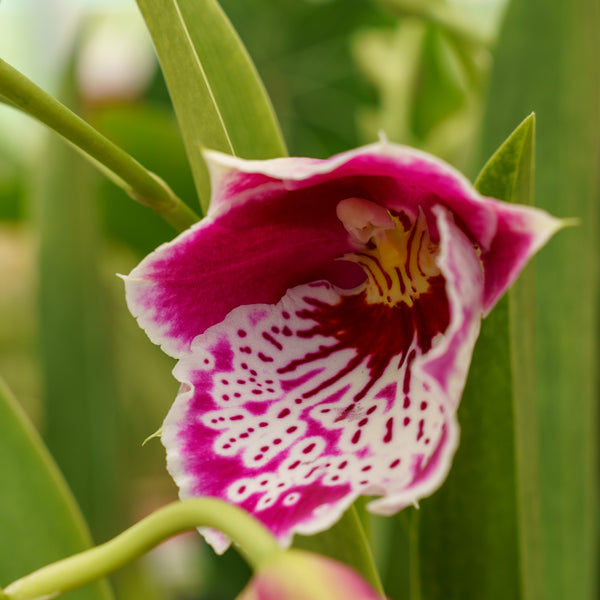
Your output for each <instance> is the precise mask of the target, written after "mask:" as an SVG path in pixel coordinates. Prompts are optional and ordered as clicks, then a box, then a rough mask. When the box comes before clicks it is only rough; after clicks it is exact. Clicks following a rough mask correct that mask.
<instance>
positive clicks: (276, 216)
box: [125, 141, 561, 552]
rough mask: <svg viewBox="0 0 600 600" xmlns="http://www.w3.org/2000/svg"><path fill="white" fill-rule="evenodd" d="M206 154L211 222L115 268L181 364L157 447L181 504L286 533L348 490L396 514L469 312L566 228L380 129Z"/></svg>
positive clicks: (445, 465) (467, 334) (444, 428)
mask: <svg viewBox="0 0 600 600" xmlns="http://www.w3.org/2000/svg"><path fill="white" fill-rule="evenodd" d="M206 160H207V163H208V165H209V169H210V173H211V178H212V189H213V191H212V199H211V205H210V210H209V212H208V216H207V217H206V218H205V219H203V220H202V221H201V222H199V223H198V224H196V225H195V226H193V227H192V228H191V229H189V230H188V231H186V232H184V233H183V234H181V235H180V236H179V237H177V238H176V239H175V240H174V241H172V242H170V243H167V244H164V245H163V246H161V247H160V248H158V249H157V250H156V251H155V252H153V253H152V254H150V255H149V256H148V257H146V258H145V259H144V260H143V261H142V262H141V263H140V265H138V266H137V267H136V268H135V269H134V270H133V271H132V273H131V274H130V275H129V276H128V277H126V278H125V282H126V291H127V301H128V305H129V308H130V310H131V312H132V313H133V314H134V315H135V316H136V317H137V319H138V321H139V324H140V325H141V327H142V328H143V329H145V330H146V332H147V334H148V335H149V337H150V339H151V340H152V341H154V342H155V343H157V344H160V345H161V347H162V348H163V350H164V351H165V352H167V353H168V354H170V355H171V356H173V357H175V358H177V359H179V362H178V363H177V365H176V367H175V369H174V371H173V373H174V375H175V377H176V378H177V379H178V380H179V381H180V382H181V384H182V385H181V388H180V391H179V394H178V396H177V399H176V400H175V403H174V405H173V407H172V409H171V411H170V412H169V414H168V416H167V418H166V420H165V423H164V425H163V430H162V441H163V443H164V445H165V447H166V449H167V465H168V468H169V471H170V473H171V475H172V476H173V478H174V479H175V481H176V482H177V484H178V485H179V488H180V495H181V497H182V498H187V497H191V496H198V495H210V496H216V497H218V498H221V499H224V500H226V501H229V502H232V503H235V504H238V505H240V506H241V507H242V508H244V509H246V510H247V511H249V512H250V513H252V514H254V515H255V516H256V517H257V518H258V519H259V520H261V521H262V522H263V523H264V524H265V525H266V526H267V527H269V528H270V529H271V531H272V532H273V533H274V534H275V535H276V536H277V538H278V539H279V540H280V542H281V543H282V545H287V544H289V543H290V540H291V537H292V535H293V533H295V532H297V533H302V534H312V533H315V532H318V531H321V530H324V529H327V528H328V527H329V526H331V525H332V524H333V523H334V522H335V521H336V520H337V519H338V518H339V517H340V516H341V514H342V513H343V511H344V510H345V509H347V508H348V507H349V506H350V505H351V504H352V502H354V500H356V498H357V497H358V496H360V495H373V496H379V498H377V499H375V500H373V501H371V502H370V504H369V505H368V507H369V509H370V510H371V511H373V512H375V513H379V514H392V513H395V512H397V511H399V510H400V509H402V508H403V507H405V506H407V505H409V504H415V503H417V502H418V500H419V499H420V498H422V497H424V496H427V495H429V494H431V493H432V492H433V491H434V490H435V489H436V488H438V487H439V486H440V484H441V483H442V481H443V480H444V479H445V477H446V475H447V473H448V470H449V468H450V463H451V460H452V456H453V454H454V451H455V449H456V446H457V442H458V424H457V421H456V409H457V407H458V404H459V400H460V397H461V394H462V391H463V387H464V384H465V379H466V376H467V371H468V368H469V363H470V360H471V354H472V351H473V346H474V343H475V340H476V338H477V335H478V332H479V327H480V321H481V318H482V316H484V315H485V314H487V313H488V312H489V311H490V310H491V308H492V307H493V306H494V304H495V303H496V301H497V300H498V298H499V297H500V296H501V295H502V293H503V292H504V291H505V290H506V289H507V287H508V286H509V285H510V284H511V283H512V282H513V281H514V279H515V278H516V277H517V275H518V273H519V271H520V270H521V268H522V267H523V266H524V264H525V263H526V261H527V260H528V259H529V258H530V257H531V256H532V255H533V254H534V253H535V252H536V251H537V250H538V249H539V248H540V247H541V246H542V245H543V244H544V243H545V242H546V241H547V240H548V239H549V237H550V236H551V235H552V234H553V233H554V232H555V231H557V229H559V228H560V226H561V223H560V221H559V220H557V219H554V218H553V217H551V216H550V215H548V214H546V213H545V212H543V211H540V210H537V209H534V208H529V207H524V206H516V205H511V204H506V203H503V202H499V201H497V200H493V199H490V198H484V197H482V196H480V195H479V194H478V193H477V192H476V191H475V189H474V188H473V187H472V185H471V184H470V183H469V182H468V181H467V180H466V179H465V178H464V177H463V176H462V175H460V174H459V173H458V172H456V171H455V170H454V169H453V168H451V167H450V166H448V165H447V164H445V163H443V162H441V161H439V160H438V159H436V158H434V157H432V156H429V155H427V154H424V153H422V152H418V151H416V150H412V149H409V148H405V147H401V146H397V145H394V144H391V143H388V142H385V141H383V142H380V143H377V144H374V145H371V146H366V147H363V148H358V149H357V150H354V151H351V152H347V153H344V154H340V155H337V156H334V157H332V158H330V159H327V160H315V159H309V158H280V159H274V160H266V161H245V160H241V159H239V158H234V157H231V156H226V155H223V154H218V153H215V152H207V153H206ZM206 535H207V539H208V540H209V541H210V542H211V543H212V544H213V546H214V547H215V549H216V550H217V551H219V552H220V551H223V550H224V549H225V548H226V547H227V545H228V540H227V539H225V538H224V537H223V536H221V535H220V534H218V533H215V532H207V533H206Z"/></svg>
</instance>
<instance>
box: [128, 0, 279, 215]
mask: <svg viewBox="0 0 600 600" xmlns="http://www.w3.org/2000/svg"><path fill="white" fill-rule="evenodd" d="M138 5H139V7H140V9H141V11H142V14H143V16H144V18H145V20H146V23H147V25H148V28H149V30H150V33H151V34H152V38H153V40H154V44H155V46H156V50H157V53H158V57H159V60H160V63H161V67H162V70H163V74H164V76H165V79H166V81H167V86H168V88H169V92H170V94H171V99H172V101H173V106H174V108H175V112H176V114H177V119H178V121H179V126H180V129H181V132H182V135H183V139H184V143H185V146H186V150H187V154H188V158H189V161H190V164H191V167H192V172H193V174H194V180H195V182H196V189H197V191H198V196H199V197H200V202H201V204H202V206H203V208H204V209H205V210H206V208H207V206H208V198H209V183H208V175H207V171H206V166H205V164H204V160H203V158H202V148H203V147H208V148H211V149H214V150H220V151H222V152H227V153H229V154H234V155H237V156H241V157H243V158H256V159H262V158H274V157H277V156H283V155H285V154H286V149H285V144H284V142H283V138H282V136H281V133H280V131H279V126H278V124H277V120H276V118H275V115H274V113H273V109H272V107H271V103H270V101H269V99H268V97H267V94H266V92H265V90H264V88H263V86H262V83H261V82H260V79H259V77H258V74H257V72H256V69H255V68H254V65H253V64H252V61H251V60H250V58H249V56H248V54H247V52H246V50H245V48H244V47H243V45H242V43H241V41H240V39H239V38H238V36H237V34H236V33H235V31H234V29H233V28H232V26H231V24H230V22H229V21H228V19H227V17H226V16H225V14H224V13H223V11H222V10H221V7H220V6H219V4H218V3H217V2H216V0H138Z"/></svg>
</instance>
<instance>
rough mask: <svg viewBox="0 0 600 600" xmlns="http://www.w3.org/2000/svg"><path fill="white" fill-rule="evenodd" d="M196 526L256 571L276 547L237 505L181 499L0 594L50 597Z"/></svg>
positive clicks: (19, 599)
mask: <svg viewBox="0 0 600 600" xmlns="http://www.w3.org/2000/svg"><path fill="white" fill-rule="evenodd" d="M195 527H210V528H214V529H217V530H219V531H221V532H222V533H224V534H225V535H227V536H228V537H230V538H231V539H232V540H234V541H235V543H236V544H238V545H239V549H240V551H241V554H242V555H243V556H244V558H245V559H246V561H247V562H248V563H249V564H250V566H251V567H252V568H253V569H255V570H256V569H258V568H260V567H261V566H263V565H264V564H265V563H266V562H267V561H268V560H270V559H271V558H272V557H274V556H275V555H276V554H278V553H279V552H281V549H280V548H279V546H278V545H277V542H276V541H275V538H273V536H272V535H271V534H270V533H269V531H268V530H267V529H266V528H265V527H264V526H263V525H262V524H261V523H259V522H258V521H257V520H256V519H254V518H253V517H251V516H250V515H249V514H247V513H246V512H244V511H243V510H242V509H240V508H237V507H236V506H232V505H230V504H227V503H225V502H222V501H220V500H216V499H214V498H196V499H192V500H183V501H181V502H175V503H173V504H169V505H167V506H165V507H164V508H161V509H159V510H157V511H156V512H155V513H153V514H151V515H150V516H148V517H146V518H145V519H143V520H142V521H140V522H139V523H137V524H136V525H134V526H133V527H130V528H129V529H127V530H125V531H124V532H123V533H121V534H120V535H118V536H117V537H115V538H113V539H112V540H110V541H108V542H106V543H104V544H102V545H100V546H96V547H95V548H91V549H90V550H85V551H84V552H81V553H79V554H75V555H74V556H71V557H69V558H65V559H64V560H60V561H58V562H55V563H52V564H50V565H48V566H46V567H42V568H41V569H39V570H37V571H34V572H33V573H31V574H29V575H26V576H25V577H22V578H21V579H18V580H17V581H14V582H13V583H11V584H10V585H9V586H8V587H7V588H6V589H5V590H4V591H3V592H2V591H0V599H1V600H34V599H42V598H44V599H48V598H54V597H56V596H58V595H60V594H62V593H64V592H67V591H69V590H72V589H74V588H77V587H80V586H82V585H85V584H86V583H90V582H91V581H94V580H96V579H99V578H101V577H104V576H105V575H107V574H109V573H111V572H112V571H114V570H116V569H118V568H120V567H122V566H123V565H125V564H126V563H128V562H130V561H132V560H133V559H135V558H137V557H139V556H140V555H141V554H143V553H144V552H147V551H148V550H150V549H151V548H153V547H154V546H156V545H157V544H159V543H160V542H162V541H163V540H165V539H166V538H168V537H170V536H172V535H174V534H176V533H179V532H181V531H185V530H187V529H193V528H195Z"/></svg>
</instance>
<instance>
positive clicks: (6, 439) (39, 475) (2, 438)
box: [0, 379, 112, 600]
mask: <svg viewBox="0 0 600 600" xmlns="http://www.w3.org/2000/svg"><path fill="white" fill-rule="evenodd" d="M0 473H2V478H3V485H2V493H1V494H0V531H1V532H2V540H1V542H0V585H1V586H3V587H4V586H6V585H7V584H8V583H10V582H11V581H13V580H15V579H17V578H19V577H21V576H23V575H26V574H27V573H29V572H31V571H33V570H34V569H37V568H39V567H41V566H43V565H45V564H48V563H50V562H53V561H55V560H58V559H60V558H64V557H66V556H69V555H71V554H74V553H76V552H80V551H81V550H84V549H86V548H88V547H89V545H90V537H89V533H88V532H87V529H86V526H85V523H84V521H83V518H82V516H81V513H80V512H79V509H78V508H77V505H76V504H75V501H74V499H73V496H72V495H71V493H70V492H69V489H68V488H67V485H66V484H65V481H64V479H63V478H62V476H61V474H60V472H59V470H58V468H57V467H56V464H55V463H54V461H53V460H52V458H51V456H50V454H49V453H48V451H47V450H46V448H45V447H44V445H43V443H42V441H41V440H40V438H39V436H38V435H37V433H36V431H35V430H34V428H33V426H32V425H31V423H30V422H29V421H28V419H27V417H26V416H25V414H24V412H23V411H22V409H21V407H20V406H19V405H18V404H17V402H16V400H15V399H14V398H13V396H12V395H11V393H10V391H9V390H8V388H7V387H6V385H5V384H4V382H3V381H2V380H1V379H0ZM68 597H69V598H72V599H73V600H76V599H79V600H110V598H111V597H112V596H111V593H110V590H109V588H108V586H107V585H106V583H105V582H98V583H94V584H91V585H89V586H87V587H86V588H83V589H81V590H79V591H77V592H72V593H71V594H70V595H69V596H68Z"/></svg>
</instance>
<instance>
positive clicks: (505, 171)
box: [419, 117, 541, 600]
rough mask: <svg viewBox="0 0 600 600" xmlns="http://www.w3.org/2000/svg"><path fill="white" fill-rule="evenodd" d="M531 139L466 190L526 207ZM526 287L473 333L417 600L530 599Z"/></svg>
mask: <svg viewBox="0 0 600 600" xmlns="http://www.w3.org/2000/svg"><path fill="white" fill-rule="evenodd" d="M533 132H534V120H533V117H529V118H528V119H526V120H525V121H524V122H523V123H522V124H521V125H520V126H519V127H518V128H517V129H516V130H515V132H514V133H513V134H512V135H511V136H510V137H509V139H508V140H507V141H506V142H505V143H504V144H503V145H502V146H501V147H500V149H499V150H498V151H497V152H496V153H495V154H494V156H493V157H492V158H491V159H490V161H489V162H488V163H487V164H486V166H485V167H484V169H483V171H482V173H481V174H480V176H479V178H478V180H477V184H476V186H477V188H478V189H479V191H480V192H481V193H483V194H485V195H492V196H494V197H496V198H499V199H501V200H506V201H509V202H515V201H518V202H521V203H525V204H530V203H531V200H532V186H531V181H532V172H533V155H534V139H533ZM529 277H530V274H529V275H528V274H523V275H522V276H521V279H520V281H519V282H517V284H515V286H514V287H513V289H512V290H511V291H510V292H509V295H508V296H507V297H505V298H503V299H502V300H501V301H500V303H499V304H498V305H497V306H496V308H494V310H493V311H492V313H491V315H490V316H489V317H488V318H487V319H485V320H484V322H483V324H482V329H481V334H480V337H479V340H478V342H477V345H476V348H475V353H474V356H473V362H472V364H471V369H470V372H469V378H468V381H467V385H466V388H465V392H464V394H463V398H462V400H461V405H460V408H459V412H458V417H459V423H460V425H461V442H460V446H459V449H458V451H457V454H456V457H455V460H454V464H453V466H452V470H451V472H450V475H449V477H448V480H447V482H446V483H445V484H444V486H443V487H442V488H441V490H439V491H438V492H437V493H436V494H435V495H434V496H432V497H431V498H428V499H426V500H424V501H423V503H422V508H421V513H420V519H419V522H420V549H421V556H420V571H421V586H422V590H423V597H424V598H427V599H436V598H445V599H446V598H461V599H464V600H468V599H469V598H472V599H473V600H475V599H480V598H486V600H494V599H496V598H497V599H498V600H500V599H505V598H515V599H518V598H528V599H529V598H536V597H537V594H539V592H540V587H539V585H540V583H541V582H540V580H539V569H537V568H536V562H535V561H536V554H535V553H536V552H537V553H539V548H538V547H537V546H536V544H535V539H536V535H537V534H538V533H539V531H538V529H537V528H536V519H535V515H536V514H537V510H538V508H539V506H538V504H537V501H538V500H539V491H538V487H537V485H536V484H537V477H538V473H537V454H536V452H535V447H536V445H535V431H536V426H535V416H534V415H532V414H531V408H532V398H533V391H532V384H533V382H532V379H531V374H532V373H533V371H534V357H533V354H532V353H531V352H530V349H531V344H532V339H533V333H534V331H533V320H532V315H531V314H530V313H529V312H528V311H527V310H525V308H529V307H523V306H522V304H523V302H522V301H523V300H525V302H526V296H527V294H528V292H529V289H530V288H529V285H530V281H529ZM523 286H525V287H523ZM523 290H525V291H523ZM515 300H517V301H516V302H515ZM516 357H518V359H519V360H518V361H517V360H515V358H516ZM525 448H527V449H531V448H533V452H532V453H531V454H527V453H526V452H524V449H525ZM532 515H533V521H532V522H524V518H529V517H531V516H532ZM524 581H527V584H526V585H525V584H524V583H523V582H524ZM523 591H525V592H526V594H522V592H523Z"/></svg>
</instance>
